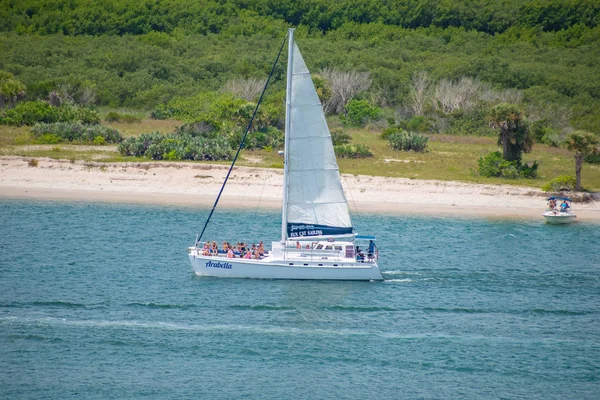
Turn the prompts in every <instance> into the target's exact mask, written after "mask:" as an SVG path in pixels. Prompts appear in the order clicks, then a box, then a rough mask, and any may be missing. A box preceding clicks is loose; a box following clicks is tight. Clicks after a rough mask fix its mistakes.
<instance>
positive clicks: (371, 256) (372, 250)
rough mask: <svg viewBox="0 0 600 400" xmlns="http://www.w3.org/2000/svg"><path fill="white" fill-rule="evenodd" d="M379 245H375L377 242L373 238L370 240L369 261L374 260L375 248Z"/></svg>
mask: <svg viewBox="0 0 600 400" xmlns="http://www.w3.org/2000/svg"><path fill="white" fill-rule="evenodd" d="M376 247H377V246H375V242H373V241H372V240H369V248H368V250H367V257H368V258H369V262H372V261H373V257H374V255H375V248H376Z"/></svg>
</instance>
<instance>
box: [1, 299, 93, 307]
mask: <svg viewBox="0 0 600 400" xmlns="http://www.w3.org/2000/svg"><path fill="white" fill-rule="evenodd" d="M100 305H102V304H82V303H71V302H69V301H32V302H24V303H3V304H2V303H0V307H2V308H25V307H53V308H89V307H98V306H100Z"/></svg>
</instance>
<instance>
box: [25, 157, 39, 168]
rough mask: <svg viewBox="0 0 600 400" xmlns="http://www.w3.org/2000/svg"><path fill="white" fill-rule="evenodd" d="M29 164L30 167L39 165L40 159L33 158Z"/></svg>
mask: <svg viewBox="0 0 600 400" xmlns="http://www.w3.org/2000/svg"><path fill="white" fill-rule="evenodd" d="M27 165H29V166H30V167H37V166H38V160H36V159H35V158H32V159H31V160H29V162H28V163H27Z"/></svg>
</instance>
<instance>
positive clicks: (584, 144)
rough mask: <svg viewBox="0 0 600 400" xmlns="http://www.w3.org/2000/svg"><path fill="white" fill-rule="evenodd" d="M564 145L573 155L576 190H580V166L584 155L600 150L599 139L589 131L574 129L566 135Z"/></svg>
mask: <svg viewBox="0 0 600 400" xmlns="http://www.w3.org/2000/svg"><path fill="white" fill-rule="evenodd" d="M566 145H567V148H568V149H569V150H571V151H572V152H573V155H574V156H575V179H576V185H575V189H576V190H581V168H582V167H583V160H584V159H585V157H587V156H590V155H595V154H598V153H599V152H600V147H599V145H600V141H599V140H598V138H597V137H596V136H595V135H594V134H592V133H589V132H582V131H575V132H573V133H570V134H569V135H568V136H567V140H566Z"/></svg>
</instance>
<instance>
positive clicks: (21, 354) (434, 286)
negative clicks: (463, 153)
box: [0, 200, 600, 399]
mask: <svg viewBox="0 0 600 400" xmlns="http://www.w3.org/2000/svg"><path fill="white" fill-rule="evenodd" d="M206 215H207V211H206V210H195V209H181V208H170V207H148V206H128V205H111V204H94V203H82V204H76V203H54V202H26V201H6V200H4V201H0V223H1V227H2V228H1V230H2V234H1V235H0V398H7V399H39V398H44V399H107V398H127V399H135V398H153V399H181V398H206V399H238V398H251V399H254V398H261V399H286V398H298V399H300V398H301V399H334V398H335V399H389V398H407V399H456V398H461V399H481V398H485V399H496V398H497V399H501V398H503V399H518V398H522V399H530V398H540V399H597V398H598V395H599V393H600V339H599V338H600V329H599V328H600V318H599V317H600V227H599V226H598V225H587V224H584V223H579V224H576V225H573V226H568V227H564V226H563V227H560V226H558V227H557V226H547V225H543V224H542V223H541V221H535V222H519V221H497V220H484V219H480V220H469V219H442V218H420V217H419V218H418V217H413V218H407V217H386V216H380V215H358V216H355V217H354V222H355V227H357V229H358V231H359V233H362V234H375V235H377V237H378V238H379V240H378V245H379V248H380V251H381V260H380V265H381V267H382V270H383V273H384V277H385V278H386V280H385V281H384V282H372V283H361V282H318V281H307V282H302V281H260V280H243V279H239V280H238V279H229V280H228V279H213V278H198V277H195V276H194V275H193V274H192V271H191V267H190V265H189V263H188V260H187V256H186V253H185V249H186V247H187V246H188V245H190V243H192V242H193V240H194V236H195V234H196V232H198V230H199V228H201V226H202V224H203V222H204V218H205V217H206ZM279 233H280V215H279V214H278V213H275V212H264V211H256V210H247V211H240V210H236V211H227V210H218V211H217V213H216V214H215V217H214V223H213V224H211V227H210V229H209V231H208V234H207V235H206V238H210V239H213V238H214V239H215V240H217V241H219V242H220V241H222V240H229V241H234V242H235V241H237V240H248V241H256V242H257V241H259V240H264V241H265V242H266V243H270V241H271V240H272V239H276V238H278V237H279Z"/></svg>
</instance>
